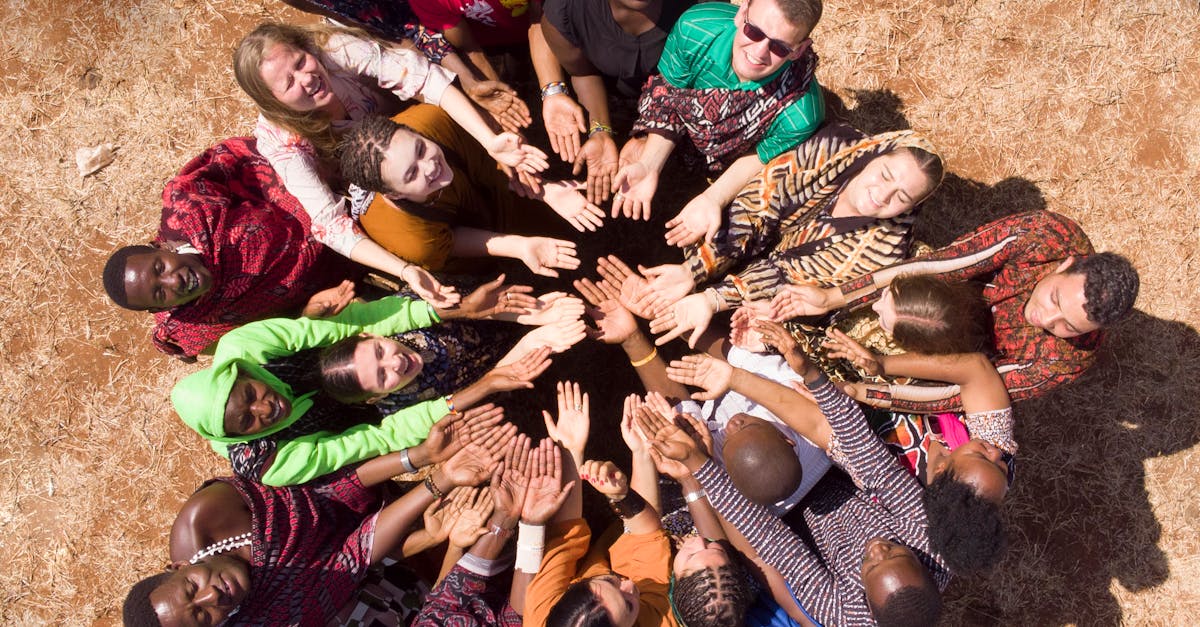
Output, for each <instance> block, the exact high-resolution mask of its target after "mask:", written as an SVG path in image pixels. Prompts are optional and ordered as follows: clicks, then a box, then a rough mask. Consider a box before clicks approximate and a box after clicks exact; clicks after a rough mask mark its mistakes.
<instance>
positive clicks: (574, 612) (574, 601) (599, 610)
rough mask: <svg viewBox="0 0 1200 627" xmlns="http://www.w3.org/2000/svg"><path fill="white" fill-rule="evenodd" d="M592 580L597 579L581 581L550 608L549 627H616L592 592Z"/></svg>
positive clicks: (547, 622)
mask: <svg viewBox="0 0 1200 627" xmlns="http://www.w3.org/2000/svg"><path fill="white" fill-rule="evenodd" d="M592 579H595V577H591V578H588V579H581V580H579V581H576V582H575V583H573V584H571V585H570V586H569V587H568V588H567V591H566V592H564V593H563V595H562V596H561V597H559V599H558V602H557V603H555V604H554V607H552V608H550V614H549V615H547V616H546V625H547V627H614V625H613V622H612V617H611V616H609V615H608V610H606V609H604V606H603V605H601V604H600V599H599V598H597V597H596V594H595V593H593V592H592V587H591V586H590V585H589V584H590V583H591V581H592Z"/></svg>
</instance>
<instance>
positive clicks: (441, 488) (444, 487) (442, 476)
mask: <svg viewBox="0 0 1200 627" xmlns="http://www.w3.org/2000/svg"><path fill="white" fill-rule="evenodd" d="M424 486H425V489H426V490H428V491H429V493H430V494H432V495H433V498H434V500H437V499H440V498H443V497H445V496H446V493H447V492H449V491H451V490H453V489H454V488H455V485H454V481H453V480H452V479H450V477H449V476H447V475H446V473H444V472H442V469H441V468H438V469H437V470H434V471H433V472H431V473H429V476H428V477H425V482H424Z"/></svg>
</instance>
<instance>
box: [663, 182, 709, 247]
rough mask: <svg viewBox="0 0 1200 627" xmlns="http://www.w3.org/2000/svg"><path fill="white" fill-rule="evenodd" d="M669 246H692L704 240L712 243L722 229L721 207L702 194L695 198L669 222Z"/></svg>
mask: <svg viewBox="0 0 1200 627" xmlns="http://www.w3.org/2000/svg"><path fill="white" fill-rule="evenodd" d="M666 226H667V236H666V237H667V244H668V245H670V246H679V247H680V248H683V247H685V246H691V245H692V244H695V243H697V242H699V241H700V240H701V239H703V240H704V241H706V242H711V241H712V240H713V238H714V237H716V235H717V231H718V230H719V229H720V228H721V205H720V204H718V203H716V202H714V201H713V200H712V199H711V198H709V197H708V194H700V195H699V196H696V197H695V198H693V199H692V200H691V201H690V202H688V204H687V205H686V206H684V208H683V210H681V211H680V212H679V215H677V216H675V217H674V218H671V219H670V220H668V221H667V224H666Z"/></svg>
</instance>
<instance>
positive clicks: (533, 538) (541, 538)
mask: <svg viewBox="0 0 1200 627" xmlns="http://www.w3.org/2000/svg"><path fill="white" fill-rule="evenodd" d="M545 542H546V527H545V526H543V525H527V524H525V523H518V525H517V560H516V564H515V565H514V566H515V567H516V569H517V570H519V571H521V572H523V573H528V574H533V573H536V572H537V571H538V569H540V568H541V566H542V549H543V548H544V546H545Z"/></svg>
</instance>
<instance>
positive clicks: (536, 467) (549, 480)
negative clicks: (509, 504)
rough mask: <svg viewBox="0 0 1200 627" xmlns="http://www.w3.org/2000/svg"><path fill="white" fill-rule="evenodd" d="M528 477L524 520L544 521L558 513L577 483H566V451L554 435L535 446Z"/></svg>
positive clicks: (523, 508) (539, 522)
mask: <svg viewBox="0 0 1200 627" xmlns="http://www.w3.org/2000/svg"><path fill="white" fill-rule="evenodd" d="M527 479H528V487H527V488H526V490H525V505H524V507H522V508H521V522H523V523H526V524H529V525H544V524H546V522H547V521H549V520H550V519H551V518H553V517H554V514H556V513H557V512H558V509H559V508H560V507H562V504H563V502H565V501H566V500H567V496H568V495H569V494H570V493H571V488H573V487H575V482H574V481H570V482H568V483H567V485H562V451H561V450H559V448H558V445H557V444H555V443H554V441H553V440H551V439H550V438H546V439H544V440H542V441H541V442H540V443H538V446H537V448H535V449H533V453H532V457H531V460H530V464H529V471H528V474H527Z"/></svg>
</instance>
